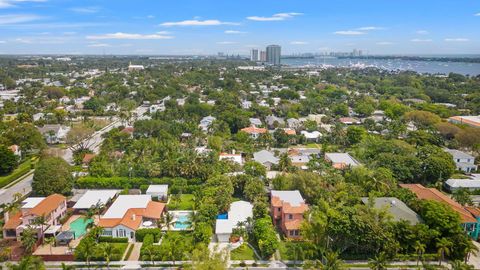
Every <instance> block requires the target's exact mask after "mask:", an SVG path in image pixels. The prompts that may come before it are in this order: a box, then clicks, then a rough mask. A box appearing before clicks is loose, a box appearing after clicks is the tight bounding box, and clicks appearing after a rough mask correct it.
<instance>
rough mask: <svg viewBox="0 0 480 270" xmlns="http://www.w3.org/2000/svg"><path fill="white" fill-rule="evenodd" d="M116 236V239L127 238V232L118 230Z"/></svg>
mask: <svg viewBox="0 0 480 270" xmlns="http://www.w3.org/2000/svg"><path fill="white" fill-rule="evenodd" d="M117 236H118V237H126V236H127V232H125V230H124V229H118V231H117Z"/></svg>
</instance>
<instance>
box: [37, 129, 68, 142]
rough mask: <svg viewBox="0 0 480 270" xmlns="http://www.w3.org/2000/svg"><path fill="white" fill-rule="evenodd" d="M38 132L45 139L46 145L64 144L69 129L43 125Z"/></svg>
mask: <svg viewBox="0 0 480 270" xmlns="http://www.w3.org/2000/svg"><path fill="white" fill-rule="evenodd" d="M38 131H40V133H41V134H42V135H43V137H45V140H46V141H47V143H48V144H56V143H65V139H66V138H67V134H68V132H69V131H70V127H67V126H62V125H45V126H43V127H39V128H38Z"/></svg>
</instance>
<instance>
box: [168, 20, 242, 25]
mask: <svg viewBox="0 0 480 270" xmlns="http://www.w3.org/2000/svg"><path fill="white" fill-rule="evenodd" d="M216 25H238V23H233V22H222V21H219V20H204V21H200V20H185V21H179V22H164V23H161V24H160V26H216Z"/></svg>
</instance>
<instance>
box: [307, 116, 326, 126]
mask: <svg viewBox="0 0 480 270" xmlns="http://www.w3.org/2000/svg"><path fill="white" fill-rule="evenodd" d="M325 116H326V115H325V114H309V115H308V116H307V119H308V120H310V121H315V122H316V123H317V124H318V125H320V124H321V123H322V118H323V117H325Z"/></svg>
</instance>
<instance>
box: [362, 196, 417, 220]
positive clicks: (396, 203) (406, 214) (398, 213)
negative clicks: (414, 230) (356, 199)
mask: <svg viewBox="0 0 480 270" xmlns="http://www.w3.org/2000/svg"><path fill="white" fill-rule="evenodd" d="M369 200H370V198H368V197H364V198H362V202H363V203H364V204H366V205H368V204H369V203H370V201H369ZM372 203H373V207H374V208H376V209H382V210H386V211H388V213H390V215H391V216H392V217H393V220H394V221H402V220H405V221H408V222H409V223H410V224H411V225H415V224H418V223H422V222H423V221H422V218H421V217H420V216H419V215H418V214H417V213H415V211H413V210H412V209H410V207H408V206H407V205H406V204H405V203H404V202H402V201H400V200H399V199H397V198H395V197H380V198H373V202H372Z"/></svg>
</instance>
